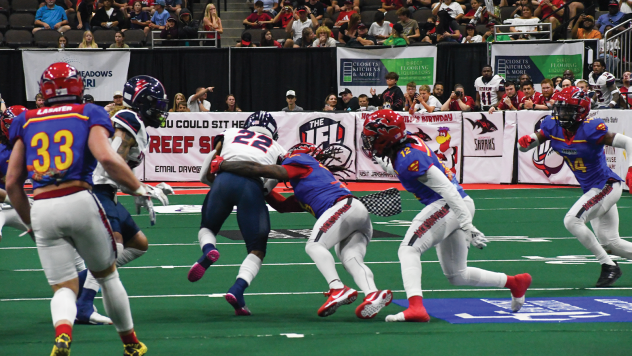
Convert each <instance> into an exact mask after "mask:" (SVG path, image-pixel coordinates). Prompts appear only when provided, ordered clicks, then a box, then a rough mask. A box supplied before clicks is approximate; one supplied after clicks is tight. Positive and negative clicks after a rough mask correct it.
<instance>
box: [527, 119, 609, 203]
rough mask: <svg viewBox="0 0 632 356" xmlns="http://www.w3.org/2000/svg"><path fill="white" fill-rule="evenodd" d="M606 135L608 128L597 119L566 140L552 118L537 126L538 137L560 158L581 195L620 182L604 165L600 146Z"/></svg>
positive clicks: (588, 122)
mask: <svg viewBox="0 0 632 356" xmlns="http://www.w3.org/2000/svg"><path fill="white" fill-rule="evenodd" d="M607 132H608V126H606V124H604V122H603V120H601V119H586V120H585V121H584V122H582V123H581V124H580V125H579V128H578V129H577V132H576V133H575V136H573V137H570V138H567V137H566V136H564V129H562V127H560V125H558V123H557V119H556V118H554V117H552V116H547V117H545V118H544V120H543V121H542V124H541V125H540V133H542V135H544V137H546V138H547V139H549V140H551V148H553V150H555V152H557V153H559V155H560V156H562V157H564V161H565V162H566V164H567V165H568V167H569V168H570V169H571V171H573V174H574V175H575V178H577V181H578V182H579V185H580V186H581V187H582V190H583V191H584V193H586V192H587V191H589V190H590V189H591V188H599V189H601V188H603V187H604V185H605V184H606V182H607V181H608V180H609V179H615V180H618V181H620V180H621V178H619V176H618V175H616V174H615V173H614V172H613V171H612V169H610V168H608V164H607V163H606V155H605V153H604V151H603V146H604V145H603V143H602V142H603V138H604V136H605V135H606V133H607Z"/></svg>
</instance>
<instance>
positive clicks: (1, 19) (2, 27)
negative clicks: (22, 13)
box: [0, 13, 9, 32]
mask: <svg viewBox="0 0 632 356" xmlns="http://www.w3.org/2000/svg"><path fill="white" fill-rule="evenodd" d="M8 28H9V20H8V19H7V16H6V15H5V14H3V13H0V31H2V32H4V31H6V30H7V29H8Z"/></svg>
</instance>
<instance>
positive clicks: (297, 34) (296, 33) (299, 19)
mask: <svg viewBox="0 0 632 356" xmlns="http://www.w3.org/2000/svg"><path fill="white" fill-rule="evenodd" d="M308 15H309V16H310V17H311V19H310V18H307V17H308ZM307 27H310V28H312V27H318V21H316V18H315V17H314V15H313V14H312V13H311V12H310V10H309V8H306V7H305V6H299V7H297V8H296V10H295V11H294V17H293V18H292V21H290V23H289V24H288V25H287V27H286V28H285V32H287V33H291V34H292V40H287V41H285V46H286V47H290V48H291V47H293V46H294V42H296V41H298V39H299V38H301V37H302V36H303V29H304V28H307Z"/></svg>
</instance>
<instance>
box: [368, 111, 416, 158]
mask: <svg viewBox="0 0 632 356" xmlns="http://www.w3.org/2000/svg"><path fill="white" fill-rule="evenodd" d="M361 136H362V146H363V147H364V149H366V150H367V151H368V152H370V153H371V154H373V155H375V156H378V157H384V156H385V155H386V154H387V152H386V151H387V150H388V149H390V148H391V147H393V146H394V145H396V144H398V143H400V142H402V141H403V140H405V139H406V124H405V123H404V118H403V117H402V116H401V115H399V114H398V113H396V112H394V111H393V110H389V109H387V110H378V111H376V112H374V113H372V114H371V115H369V117H367V118H366V120H364V129H363V130H362V135H361Z"/></svg>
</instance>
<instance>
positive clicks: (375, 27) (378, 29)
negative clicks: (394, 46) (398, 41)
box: [369, 11, 391, 41]
mask: <svg viewBox="0 0 632 356" xmlns="http://www.w3.org/2000/svg"><path fill="white" fill-rule="evenodd" d="M373 21H374V22H373V23H372V24H371V28H369V35H371V36H374V37H375V38H377V39H378V41H382V40H385V39H387V38H388V37H389V36H390V35H391V23H390V22H389V21H385V20H384V13H383V12H379V11H378V12H376V13H375V16H374V17H373Z"/></svg>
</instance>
